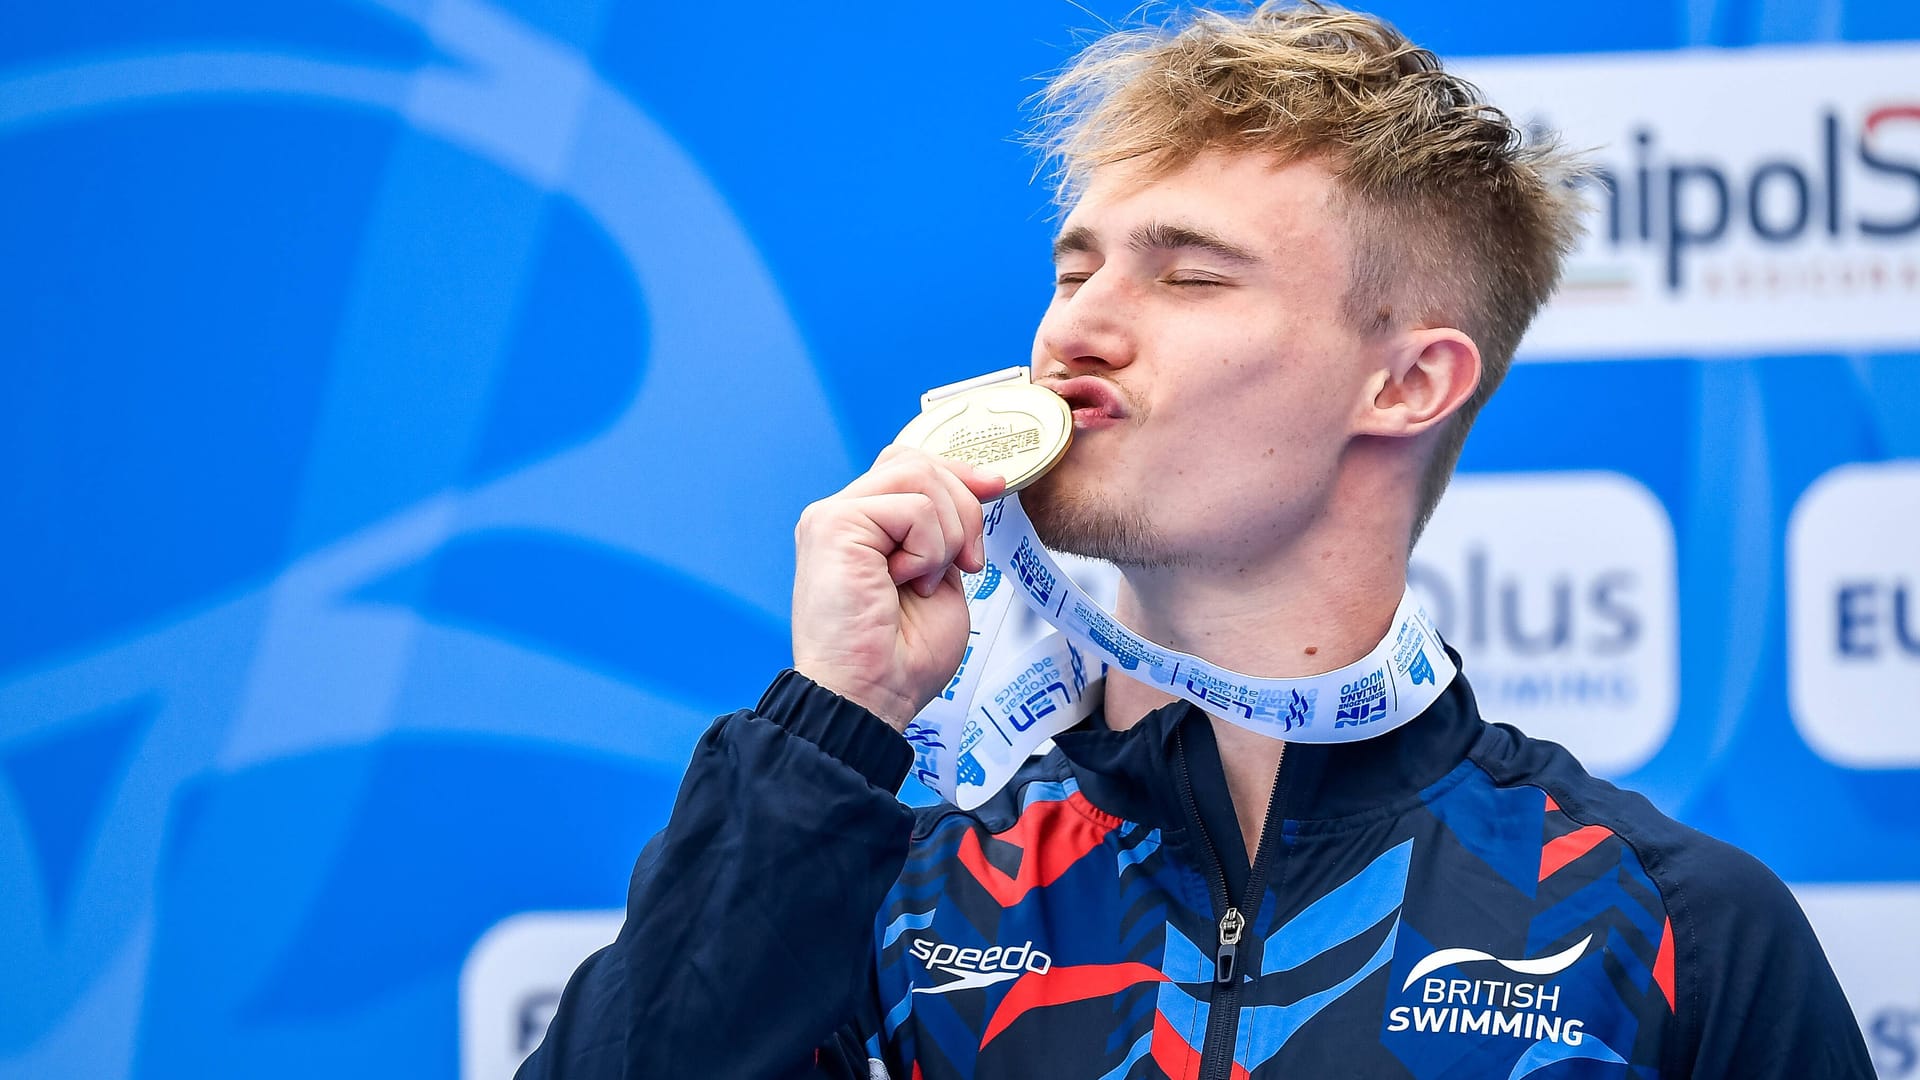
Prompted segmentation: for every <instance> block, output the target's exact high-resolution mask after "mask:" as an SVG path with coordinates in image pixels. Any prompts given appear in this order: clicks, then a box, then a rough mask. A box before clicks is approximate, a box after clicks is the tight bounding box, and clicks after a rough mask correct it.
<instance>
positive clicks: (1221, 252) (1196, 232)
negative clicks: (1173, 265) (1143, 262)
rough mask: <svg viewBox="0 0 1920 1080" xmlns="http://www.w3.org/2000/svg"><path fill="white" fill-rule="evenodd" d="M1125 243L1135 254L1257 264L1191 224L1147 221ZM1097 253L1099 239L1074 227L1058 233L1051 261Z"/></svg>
mask: <svg viewBox="0 0 1920 1080" xmlns="http://www.w3.org/2000/svg"><path fill="white" fill-rule="evenodd" d="M1127 244H1128V246H1129V247H1131V248H1133V249H1134V250H1135V251H1155V250H1159V251H1179V250H1189V251H1204V252H1206V253H1207V254H1209V255H1214V256H1217V257H1219V258H1222V259H1226V260H1228V261H1230V262H1237V263H1257V262H1259V261H1260V256H1258V255H1255V254H1254V253H1253V252H1251V251H1248V250H1247V249H1246V248H1243V247H1241V246H1240V245H1238V244H1236V243H1234V242H1232V241H1231V240H1227V239H1225V238H1223V237H1221V236H1218V235H1216V234H1214V233H1210V232H1208V231H1206V230H1205V229H1200V228H1195V227H1194V226H1191V225H1175V224H1173V223H1171V222H1165V221H1149V222H1147V223H1146V224H1143V225H1140V226H1137V227H1136V228H1135V229H1134V230H1133V232H1132V233H1130V234H1128V236H1127ZM1099 250H1100V241H1099V238H1098V237H1096V236H1095V235H1094V232H1093V230H1092V229H1089V228H1087V227H1086V226H1085V225H1076V226H1074V227H1073V228H1071V229H1068V230H1067V231H1065V232H1063V233H1061V234H1060V235H1059V236H1058V237H1056V238H1055V239H1054V241H1053V259H1054V261H1055V262H1059V261H1060V259H1061V258H1063V257H1064V256H1067V255H1071V254H1074V253H1076V252H1086V253H1097V252H1099Z"/></svg>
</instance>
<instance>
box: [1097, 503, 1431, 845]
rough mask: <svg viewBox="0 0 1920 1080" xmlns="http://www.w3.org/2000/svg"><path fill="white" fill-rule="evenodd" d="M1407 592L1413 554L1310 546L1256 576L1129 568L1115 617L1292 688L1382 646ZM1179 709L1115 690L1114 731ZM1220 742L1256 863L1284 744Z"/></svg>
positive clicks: (1118, 684) (1123, 681)
mask: <svg viewBox="0 0 1920 1080" xmlns="http://www.w3.org/2000/svg"><path fill="white" fill-rule="evenodd" d="M1374 536H1376V537H1377V536H1378V533H1377V532H1375V533H1374ZM1405 589H1406V553H1405V552H1404V551H1403V550H1399V549H1398V548H1397V546H1395V545H1391V544H1387V545H1383V544H1380V543H1378V542H1377V540H1376V542H1374V543H1366V542H1358V543H1335V542H1333V541H1331V540H1329V539H1326V538H1303V540H1302V542H1301V543H1298V544H1296V545H1293V548H1292V550H1289V551H1281V552H1277V553H1275V555H1274V557H1271V558H1269V559H1266V560H1263V561H1262V562H1261V563H1259V564H1253V565H1239V566H1233V565H1226V566H1220V565H1214V566H1200V565H1182V566H1174V567H1165V568H1139V567H1133V568H1127V569H1125V570H1124V571H1123V573H1122V577H1121V584H1120V596H1119V603H1118V604H1117V605H1116V607H1115V612H1114V613H1115V614H1116V615H1117V616H1118V617H1119V618H1120V621H1121V622H1123V623H1125V624H1126V625H1127V626H1129V627H1131V628H1132V629H1134V630H1136V631H1138V632H1139V633H1140V634H1141V635H1143V636H1144V637H1146V638H1147V639H1148V640H1150V641H1153V642H1155V643H1157V644H1160V645H1164V646H1166V647H1168V648H1170V649H1176V650H1178V651H1180V652H1187V653H1193V654H1194V655H1196V656H1203V657H1205V658H1206V659H1208V660H1209V661H1212V662H1213V663H1215V664H1218V665H1220V666H1221V667H1225V668H1229V669H1231V670H1234V671H1238V672H1241V673H1243V674H1247V675H1258V676H1264V677H1268V678H1295V677H1299V676H1303V675H1318V674H1321V673H1323V672H1327V671H1332V670H1334V669H1335V668H1339V667H1344V666H1345V665H1347V664H1350V663H1353V662H1354V661H1356V660H1358V659H1360V658H1361V657H1363V656H1365V655H1366V654H1367V653H1368V652H1369V651H1371V650H1372V649H1373V647H1374V646H1375V645H1378V644H1379V643H1380V639H1381V638H1382V637H1383V636H1385V635H1386V633H1387V631H1388V629H1389V624H1390V623H1391V622H1392V621H1393V613H1394V610H1395V609H1396V608H1397V607H1398V606H1399V603H1400V597H1401V595H1402V593H1403V592H1404V591H1405ZM1176 700H1178V699H1177V698H1175V697H1174V696H1173V695H1171V694H1168V693H1165V692H1164V691H1161V690H1160V689H1159V688H1157V687H1153V686H1149V685H1147V684H1146V683H1143V682H1139V681H1137V680H1134V679H1128V678H1109V679H1108V680H1107V689H1106V704H1105V712H1106V720H1107V725H1108V726H1109V727H1111V728H1113V729H1115V730H1121V729H1125V728H1128V727H1131V726H1133V725H1134V724H1136V723H1138V722H1139V721H1140V719H1141V718H1142V717H1144V716H1145V715H1146V714H1147V713H1149V712H1152V711H1153V710H1155V709H1157V708H1160V707H1161V706H1163V705H1166V704H1169V703H1171V702H1173V701H1176ZM1213 731H1214V738H1215V741H1216V742H1217V743H1218V744H1219V747H1220V761H1221V764H1222V766H1223V768H1224V770H1225V772H1226V780H1227V790H1228V793H1229V794H1230V795H1231V796H1232V797H1233V804H1234V814H1235V816H1236V818H1238V820H1239V822H1240V830H1241V834H1242V836H1243V837H1244V838H1245V840H1246V844H1247V852H1248V855H1249V857H1252V855H1253V853H1254V852H1255V851H1256V850H1258V847H1259V838H1260V832H1261V828H1262V826H1263V824H1264V821H1265V817H1266V811H1267V804H1268V802H1269V801H1270V800H1271V799H1272V795H1273V789H1274V784H1275V780H1276V778H1277V776H1278V773H1279V768H1280V760H1281V755H1282V752H1283V751H1284V750H1285V749H1286V744H1285V743H1283V742H1281V741H1279V740H1277V739H1271V738H1268V737H1266V736H1264V735H1260V734H1257V733H1255V732H1252V731H1249V730H1247V729H1246V728H1243V727H1240V726H1238V725H1236V724H1230V723H1227V722H1225V721H1223V720H1219V719H1217V718H1215V719H1214V720H1213Z"/></svg>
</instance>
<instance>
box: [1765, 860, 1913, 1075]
mask: <svg viewBox="0 0 1920 1080" xmlns="http://www.w3.org/2000/svg"><path fill="white" fill-rule="evenodd" d="M1793 892H1794V895H1795V896H1797V897H1798V898H1799V900H1800V906H1801V908H1802V909H1803V910H1805V911H1806V913H1807V921H1808V922H1811V923H1812V924H1813V929H1814V932H1815V933H1817V934H1819V935H1820V944H1821V945H1822V946H1823V947H1825V949H1826V951H1827V959H1828V960H1830V961H1832V963H1833V973H1834V974H1835V975H1837V976H1839V979H1840V986H1841V988H1842V989H1844V990H1845V991H1846V992H1847V1000H1848V1001H1849V1002H1851V1003H1852V1005H1853V1013H1854V1015H1855V1016H1856V1017H1858V1018H1859V1020H1860V1030H1861V1032H1862V1033H1863V1034H1865V1035H1866V1037H1867V1049H1868V1050H1869V1051H1871V1052H1872V1054H1873V1063H1874V1066H1875V1067H1876V1068H1877V1069H1878V1070H1879V1073H1880V1080H1920V979H1915V978H1914V972H1916V971H1920V935H1916V934H1915V933H1914V932H1913V928H1914V927H1916V926H1920V885H1911V884H1898V885H1895V884H1878V883H1862V884H1853V885H1795V886H1794V887H1793Z"/></svg>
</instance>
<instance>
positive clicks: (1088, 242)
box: [1053, 225, 1100, 262]
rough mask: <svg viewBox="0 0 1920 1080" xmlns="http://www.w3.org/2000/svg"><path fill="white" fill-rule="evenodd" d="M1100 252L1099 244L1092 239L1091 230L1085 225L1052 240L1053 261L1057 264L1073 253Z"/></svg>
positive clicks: (1076, 226) (1075, 227)
mask: <svg viewBox="0 0 1920 1080" xmlns="http://www.w3.org/2000/svg"><path fill="white" fill-rule="evenodd" d="M1099 250H1100V243H1099V241H1098V240H1096V239H1095V238H1094V235H1093V230H1092V229H1089V228H1087V227H1086V226H1085V225H1075V226H1074V227H1073V228H1071V229H1068V230H1067V231H1066V232H1063V233H1061V234H1060V235H1059V236H1056V237H1054V238H1053V261H1054V262H1059V261H1060V260H1061V259H1063V258H1065V257H1066V256H1068V255H1072V254H1075V253H1094V252H1098V251H1099Z"/></svg>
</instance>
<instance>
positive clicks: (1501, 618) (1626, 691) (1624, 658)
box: [1408, 472, 1679, 776]
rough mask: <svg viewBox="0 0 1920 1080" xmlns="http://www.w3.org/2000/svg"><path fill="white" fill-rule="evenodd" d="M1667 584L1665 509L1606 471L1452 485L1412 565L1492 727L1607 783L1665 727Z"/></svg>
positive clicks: (1671, 576) (1411, 573)
mask: <svg viewBox="0 0 1920 1080" xmlns="http://www.w3.org/2000/svg"><path fill="white" fill-rule="evenodd" d="M1675 576H1676V571H1675V555H1674V538H1673V524H1672V522H1671V521H1670V520H1669V519H1668V517H1667V512H1666V510H1665V508H1664V507H1662V506H1661V504H1660V501H1659V500H1658V499H1657V498H1655V497H1654V495H1653V493H1652V492H1650V491H1648V490H1647V489H1646V488H1645V487H1644V486H1642V485H1641V484H1640V483H1639V482H1637V481H1635V480H1633V479H1631V478H1630V477H1627V476H1624V475H1622V474H1619V473H1612V472H1568V473H1509V474H1495V473H1477V474H1471V475H1463V476H1460V477H1458V478H1456V479H1455V480H1454V482H1453V485H1452V487H1451V488H1450V489H1449V490H1448V492H1447V496H1446V498H1445V499H1444V500H1442V501H1441V504H1440V508H1439V509H1438V510H1437V511H1436V512H1435V513H1434V516H1433V520H1432V522H1430V523H1429V524H1428V526H1427V530H1426V532H1425V534H1424V535H1422V537H1421V538H1420V544H1419V546H1418V547H1417V548H1416V549H1415V550H1414V553H1413V562H1412V565H1411V566H1410V567H1409V568H1408V580H1409V583H1410V584H1411V585H1412V586H1413V588H1414V590H1415V592H1416V593H1417V594H1418V595H1419V596H1420V598H1421V600H1422V602H1423V604H1424V606H1425V608H1426V611H1427V612H1428V614H1429V615H1431V616H1432V617H1433V619H1434V621H1435V622H1436V623H1437V624H1438V625H1439V628H1440V633H1441V635H1442V636H1443V637H1445V638H1446V640H1447V641H1448V642H1449V643H1450V644H1452V645H1453V647H1454V648H1455V649H1457V650H1459V652H1460V654H1461V656H1462V658H1463V659H1464V660H1465V662H1466V663H1465V670H1466V674H1467V678H1468V679H1469V680H1470V681H1471V683H1472V685H1473V689H1474V693H1475V695H1477V697H1478V698H1479V701H1480V707H1481V709H1482V711H1483V712H1484V713H1485V714H1486V716H1487V718H1488V719H1489V720H1495V721H1502V722H1505V723H1510V724H1513V725H1515V726H1517V727H1519V728H1522V729H1523V730H1525V731H1526V732H1527V733H1528V734H1530V735H1534V736H1537V737H1540V738H1545V739H1551V740H1553V741H1554V742H1557V743H1560V744H1561V745H1563V746H1565V747H1566V748H1567V749H1569V750H1571V751H1573V753H1574V754H1575V755H1576V756H1577V757H1579V758H1580V760H1581V762H1582V763H1583V764H1585V765H1586V766H1587V768H1589V769H1591V770H1593V771H1595V772H1598V773H1607V774H1611V775H1616V776H1617V775H1620V774H1622V773H1626V772H1631V771H1632V770H1633V769H1635V768H1637V767H1639V766H1640V765H1642V764H1645V763H1646V762H1647V761H1648V760H1649V759H1650V758H1652V757H1653V755H1654V754H1655V753H1656V752H1657V751H1658V750H1659V749H1660V747H1661V745H1662V744H1663V743H1664V742H1665V741H1666V737H1667V734H1668V732H1669V731H1670V730H1672V728H1673V722H1674V715H1675V709H1676V707H1677V705H1678V701H1679V656H1678V653H1679V602H1678V598H1677V593H1676V587H1675Z"/></svg>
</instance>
